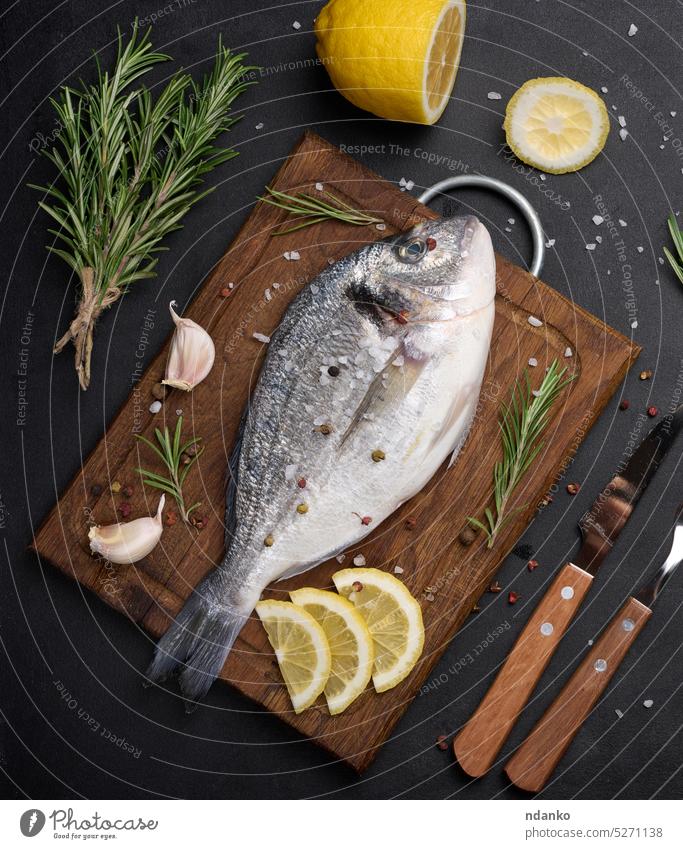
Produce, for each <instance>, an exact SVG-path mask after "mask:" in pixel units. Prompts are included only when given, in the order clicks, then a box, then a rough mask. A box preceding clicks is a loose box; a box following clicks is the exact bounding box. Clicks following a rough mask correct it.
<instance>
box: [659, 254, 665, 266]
mask: <svg viewBox="0 0 683 849" xmlns="http://www.w3.org/2000/svg"><path fill="white" fill-rule="evenodd" d="M657 262H658V263H659V264H660V265H664V258H663V257H661V256H658V257H657Z"/></svg>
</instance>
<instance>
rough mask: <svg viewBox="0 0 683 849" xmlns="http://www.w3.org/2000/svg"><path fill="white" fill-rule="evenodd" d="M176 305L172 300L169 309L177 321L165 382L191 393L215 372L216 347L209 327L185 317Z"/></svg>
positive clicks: (163, 381)
mask: <svg viewBox="0 0 683 849" xmlns="http://www.w3.org/2000/svg"><path fill="white" fill-rule="evenodd" d="M174 306H175V301H171V303H170V304H169V309H170V310H171V316H172V317H173V321H174V322H175V333H174V334H173V339H172V341H171V353H170V354H169V357H168V364H167V365H166V377H165V378H164V380H162V381H161V382H162V383H165V384H166V385H167V386H173V387H174V388H175V389H184V390H185V391H186V392H190V391H191V390H192V389H194V388H195V386H196V385H197V384H198V383H201V382H202V380H204V378H205V377H206V376H207V374H208V373H209V372H210V371H211V368H212V366H213V361H214V358H215V356H216V349H215V348H214V344H213V340H212V339H211V337H210V336H209V334H208V333H207V332H206V330H204V328H203V327H200V326H199V325H198V324H197V323H196V322H194V321H192V320H191V319H189V318H181V317H180V316H179V315H178V314H177V313H176V311H175V310H174V309H173V307H174Z"/></svg>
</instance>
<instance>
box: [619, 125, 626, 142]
mask: <svg viewBox="0 0 683 849" xmlns="http://www.w3.org/2000/svg"><path fill="white" fill-rule="evenodd" d="M627 136H628V130H625V129H624V128H623V127H622V128H621V129H620V130H619V138H620V139H621V140H622V141H626V137H627Z"/></svg>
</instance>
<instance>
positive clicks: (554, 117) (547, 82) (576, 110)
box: [504, 77, 609, 174]
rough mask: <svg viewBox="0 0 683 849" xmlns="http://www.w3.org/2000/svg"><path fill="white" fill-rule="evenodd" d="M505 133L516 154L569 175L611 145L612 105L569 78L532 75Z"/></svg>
mask: <svg viewBox="0 0 683 849" xmlns="http://www.w3.org/2000/svg"><path fill="white" fill-rule="evenodd" d="M504 127H505V135H506V138H507V143H508V146H509V147H510V148H511V149H512V150H513V152H514V153H515V155H516V156H517V157H518V158H519V159H521V160H522V162H526V163H527V165H532V166H533V167H534V168H538V169H539V170H541V171H547V172H548V173H550V174H566V173H567V172H569V171H578V170H579V168H583V166H584V165H588V163H589V162H592V161H593V160H594V159H595V157H596V156H597V155H598V154H599V153H600V151H601V150H602V149H603V147H604V146H605V141H606V140H607V134H608V133H609V116H608V114H607V108H606V106H605V104H604V103H603V101H602V98H601V97H599V96H598V95H597V94H596V93H595V92H594V91H593V90H592V89H590V88H587V87H586V86H585V85H581V83H577V82H575V81H574V80H570V79H568V78H567V77H540V78H538V79H534V80H528V81H527V82H525V83H524V85H523V86H521V88H519V89H518V90H517V91H516V92H515V93H514V94H513V95H512V97H511V98H510V102H509V103H508V105H507V109H506V111H505V124H504Z"/></svg>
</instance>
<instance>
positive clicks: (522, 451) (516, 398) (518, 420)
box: [468, 360, 574, 548]
mask: <svg viewBox="0 0 683 849" xmlns="http://www.w3.org/2000/svg"><path fill="white" fill-rule="evenodd" d="M566 373H567V369H566V368H560V366H559V363H558V362H557V360H553V362H552V363H551V365H550V368H549V369H548V371H547V372H546V374H545V377H544V378H543V382H542V383H541V385H540V387H539V388H538V390H537V391H536V392H533V391H532V389H531V382H530V380H529V372H528V371H526V372H525V375H524V382H523V383H522V382H521V381H518V382H517V383H515V385H514V386H513V388H512V392H511V395H510V401H509V403H508V404H503V405H502V415H501V418H500V422H499V425H500V437H501V442H502V447H503V458H502V460H499V461H498V462H497V463H496V465H495V466H494V468H493V502H494V506H493V509H491V508H490V507H487V508H486V509H485V510H484V516H485V522H481V521H479V519H475V518H473V517H471V516H469V517H468V522H469V523H470V524H471V525H473V526H474V527H476V528H479V530H481V531H483V532H484V533H485V534H486V538H487V545H488V547H489V548H492V547H493V543H494V542H495V539H496V536H497V534H498V533H499V531H501V530H502V528H503V527H504V526H505V525H506V524H507V523H508V522H509V521H510V519H511V518H512V517H513V516H514V514H515V513H517V512H519V511H520V510H523V509H524V508H523V507H516V508H514V509H513V510H509V503H510V499H511V498H512V496H513V494H514V491H515V489H516V488H517V487H518V485H519V484H520V482H521V480H522V478H523V477H524V474H525V472H526V471H527V469H528V468H529V467H530V466H531V464H532V463H533V461H534V460H535V459H536V456H537V455H538V453H539V451H540V450H541V449H542V447H543V441H542V436H543V433H544V431H545V429H546V428H547V426H548V424H549V422H550V408H551V407H552V406H553V404H554V403H555V401H556V400H557V398H558V396H559V395H560V393H561V392H562V390H563V389H564V387H565V386H567V384H568V383H571V381H572V380H573V379H574V378H573V376H570V377H565V374H566Z"/></svg>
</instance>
